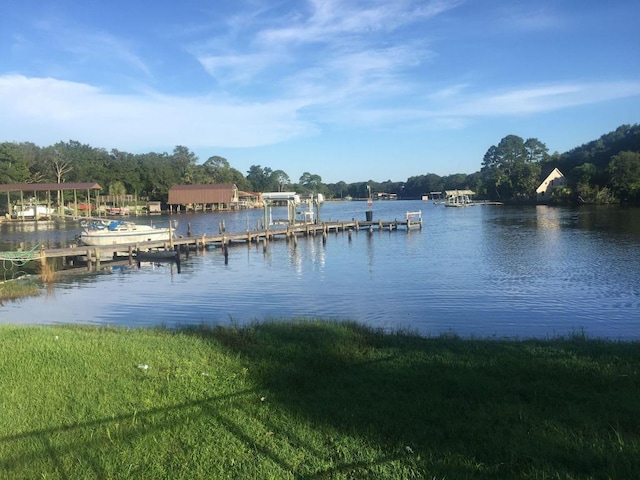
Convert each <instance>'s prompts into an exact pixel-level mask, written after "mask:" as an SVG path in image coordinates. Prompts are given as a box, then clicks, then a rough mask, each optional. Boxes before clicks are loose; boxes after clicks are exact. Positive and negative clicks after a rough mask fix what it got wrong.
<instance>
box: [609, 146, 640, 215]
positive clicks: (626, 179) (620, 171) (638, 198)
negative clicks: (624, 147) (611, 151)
mask: <svg viewBox="0 0 640 480" xmlns="http://www.w3.org/2000/svg"><path fill="white" fill-rule="evenodd" d="M609 175H610V176H611V187H612V188H613V191H614V192H615V193H616V195H617V196H618V198H620V200H622V201H623V202H625V203H638V202H640V152H620V153H619V154H617V155H614V156H613V158H612V159H611V162H609Z"/></svg>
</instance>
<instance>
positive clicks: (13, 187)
mask: <svg viewBox="0 0 640 480" xmlns="http://www.w3.org/2000/svg"><path fill="white" fill-rule="evenodd" d="M53 190H102V187H101V186H100V185H99V184H97V183H88V182H87V183H13V184H4V185H0V192H48V191H53Z"/></svg>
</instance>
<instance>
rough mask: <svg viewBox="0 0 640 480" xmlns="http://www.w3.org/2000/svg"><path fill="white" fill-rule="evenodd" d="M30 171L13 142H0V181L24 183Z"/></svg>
mask: <svg viewBox="0 0 640 480" xmlns="http://www.w3.org/2000/svg"><path fill="white" fill-rule="evenodd" d="M29 177H30V172H29V168H28V167H27V163H26V161H25V159H24V155H23V154H22V152H21V151H20V149H19V148H18V146H17V145H16V144H15V143H8V142H5V143H0V183H26V182H27V181H28V180H29Z"/></svg>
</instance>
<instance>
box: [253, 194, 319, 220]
mask: <svg viewBox="0 0 640 480" xmlns="http://www.w3.org/2000/svg"><path fill="white" fill-rule="evenodd" d="M285 202H286V206H287V219H286V220H281V221H278V222H279V223H283V222H286V223H287V224H288V225H296V224H298V223H303V224H306V223H317V222H319V221H320V205H321V204H322V203H323V202H324V196H323V195H322V194H321V193H317V194H310V195H300V194H297V193H296V192H265V193H263V194H262V203H263V204H264V225H265V226H267V225H274V223H277V222H274V221H273V211H272V210H273V207H277V206H280V205H282V204H284V203H285ZM304 205H306V206H307V207H308V208H307V210H301V209H300V207H301V206H304ZM314 207H315V211H314ZM299 209H300V210H299ZM298 215H299V216H298Z"/></svg>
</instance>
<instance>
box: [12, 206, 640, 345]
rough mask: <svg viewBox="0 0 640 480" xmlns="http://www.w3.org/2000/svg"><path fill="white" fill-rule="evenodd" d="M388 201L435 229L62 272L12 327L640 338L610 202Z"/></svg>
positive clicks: (331, 210) (631, 263)
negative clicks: (344, 323) (267, 324)
mask: <svg viewBox="0 0 640 480" xmlns="http://www.w3.org/2000/svg"><path fill="white" fill-rule="evenodd" d="M358 203H359V202H344V204H329V205H326V206H325V207H324V209H325V211H324V212H323V214H322V215H323V218H337V219H348V218H352V217H356V218H357V217H359V216H360V213H361V215H362V218H363V219H364V211H365V209H366V204H364V203H362V204H360V205H358ZM378 203H380V205H379V204H378ZM378 203H376V204H375V205H374V212H375V213H374V215H375V217H374V218H375V219H379V218H381V219H393V218H402V217H403V215H404V212H405V211H415V210H418V209H420V208H423V209H424V210H423V212H424V213H423V218H424V228H423V230H422V231H419V230H413V231H410V232H406V231H397V232H388V231H383V232H378V231H375V232H373V234H372V235H370V234H369V232H368V231H367V230H366V229H365V230H360V231H357V232H356V231H353V232H352V233H351V235H349V233H347V232H344V233H342V232H341V233H338V234H335V233H333V232H332V233H330V234H328V236H327V238H326V243H325V242H324V241H323V238H322V236H321V235H318V236H315V237H314V236H309V237H306V236H300V237H298V238H297V244H296V242H294V241H293V240H289V241H288V242H287V241H285V240H275V241H272V242H269V244H268V245H267V250H266V251H265V250H264V246H263V244H249V245H246V244H240V245H236V246H233V247H231V248H230V249H229V255H228V259H225V257H224V255H223V253H222V251H221V249H219V248H218V249H213V250H211V251H204V252H198V254H197V255H191V256H190V258H189V259H185V260H183V262H182V270H181V274H180V275H177V274H175V270H172V267H171V265H169V264H162V265H160V266H154V265H145V266H143V267H142V268H140V269H139V270H138V269H137V268H130V267H128V266H123V267H114V268H113V269H112V270H111V271H103V272H100V273H99V274H93V275H83V276H81V277H64V278H61V279H60V281H59V283H57V284H56V286H55V288H54V291H53V292H52V294H51V296H49V297H44V296H43V297H40V298H37V299H27V300H25V301H23V302H21V303H19V304H17V305H14V306H4V307H2V309H1V310H0V321H2V322H5V323H46V322H72V323H99V324H104V323H113V324H122V325H134V326H147V325H152V324H165V325H168V326H172V325H180V324H185V323H210V324H217V323H223V324H224V323H228V322H230V321H233V322H235V323H242V322H250V321H253V320H255V319H258V320H260V319H264V318H270V317H277V318H281V317H284V318H290V317H294V316H305V317H309V316H320V317H324V318H338V319H350V320H354V321H358V322H361V323H364V324H368V325H371V326H375V327H380V328H387V329H398V328H406V329H409V330H413V331H417V332H420V333H422V334H425V335H437V334H439V333H442V332H448V331H453V332H456V333H458V334H460V335H464V336H470V335H474V336H492V335H497V336H521V337H524V336H542V337H544V336H553V335H559V334H570V333H572V332H574V331H580V330H581V329H584V331H586V332H587V334H589V335H594V336H607V337H614V338H618V337H625V338H638V334H639V333H638V332H640V328H639V327H640V325H639V324H640V319H638V318H637V317H638V315H637V312H638V311H639V307H640V301H639V299H640V282H638V281H637V272H638V271H639V270H640V248H638V247H639V246H640V234H639V233H634V232H636V230H635V229H634V228H629V227H621V226H619V225H617V224H614V223H612V222H613V220H611V219H609V220H607V221H606V222H605V221H604V220H603V219H602V215H603V210H601V209H562V208H552V207H523V208H511V207H485V206H483V207H472V208H467V209H446V208H442V207H440V208H438V207H433V206H428V207H429V208H426V207H427V206H425V205H424V204H421V203H420V202H403V201H398V202H378ZM359 208H360V209H361V212H359ZM621 211H623V210H622V209H621ZM616 212H617V211H616ZM260 214H261V212H259V211H251V212H236V213H232V214H210V213H209V214H202V213H200V214H192V215H191V214H190V215H185V216H179V220H180V224H179V228H181V229H183V230H181V232H182V234H186V231H187V227H188V223H190V224H191V225H190V229H191V230H192V231H193V232H195V233H194V234H199V233H201V232H205V231H208V232H212V231H215V230H214V228H215V229H217V228H218V227H217V225H218V224H219V222H220V221H221V220H222V219H224V221H225V224H226V227H227V231H243V230H244V229H246V228H247V225H256V223H255V221H256V220H258V218H259V216H260ZM615 218H617V220H618V221H620V222H625V221H628V220H629V218H631V219H634V218H635V219H638V217H637V216H636V215H635V213H633V214H631V215H630V216H629V217H625V216H624V215H621V216H619V215H618V213H617V214H616V217H615ZM634 221H636V220H634ZM207 229H208V230H207ZM42 311H46V312H47V317H46V318H43V317H42V315H41V314H40V312H42Z"/></svg>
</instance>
